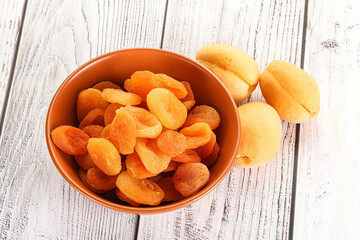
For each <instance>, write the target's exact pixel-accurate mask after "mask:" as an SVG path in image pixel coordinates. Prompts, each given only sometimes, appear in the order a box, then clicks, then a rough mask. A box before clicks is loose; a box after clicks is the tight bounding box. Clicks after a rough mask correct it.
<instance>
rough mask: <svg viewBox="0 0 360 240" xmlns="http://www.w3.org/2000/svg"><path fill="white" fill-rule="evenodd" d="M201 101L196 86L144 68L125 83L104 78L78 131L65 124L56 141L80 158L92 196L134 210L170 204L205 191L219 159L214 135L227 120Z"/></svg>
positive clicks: (81, 104)
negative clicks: (98, 196) (197, 98)
mask: <svg viewBox="0 0 360 240" xmlns="http://www.w3.org/2000/svg"><path fill="white" fill-rule="evenodd" d="M116 82H119V81H116ZM121 87H123V88H124V89H126V91H124V90H123V89H122V88H121ZM195 104H196V101H195V96H194V93H193V91H192V89H191V85H190V83H189V82H186V81H181V82H180V81H178V80H176V79H174V78H172V77H170V76H167V75H165V74H162V73H158V74H155V73H152V72H150V71H137V72H135V73H133V74H132V75H131V77H130V78H129V79H127V80H125V82H124V85H123V86H119V85H117V84H115V83H113V82H111V81H102V82H99V83H97V84H95V85H94V86H93V87H92V88H89V89H85V90H83V91H81V92H80V93H79V96H78V100H77V116H78V120H79V125H78V128H77V127H73V126H66V125H63V126H59V127H57V128H55V129H54V130H53V131H52V133H51V137H52V140H53V142H54V144H55V145H56V146H57V147H58V148H59V149H61V150H62V151H63V152H65V153H68V154H71V155H74V156H75V161H76V163H77V164H78V165H79V167H80V168H79V171H78V173H79V178H80V179H81V181H82V182H83V183H84V185H85V186H86V187H87V188H88V189H90V190H91V191H93V192H95V193H97V194H102V195H101V196H102V197H104V198H106V199H108V200H110V201H114V202H121V203H122V204H127V205H131V206H134V207H139V206H141V205H150V206H156V205H159V204H160V203H162V202H165V203H164V204H167V203H169V202H174V201H180V200H182V199H184V198H185V197H188V196H191V195H192V194H195V193H197V192H198V191H199V190H200V189H201V188H202V187H204V186H205V185H206V183H207V182H208V180H209V175H210V171H209V170H208V166H211V165H213V164H214V163H215V162H216V160H217V158H218V155H219V151H220V148H219V145H218V144H217V138H216V135H215V133H214V132H213V131H212V130H214V129H216V128H217V127H218V126H219V125H220V115H219V113H218V112H217V110H215V109H214V108H212V107H210V106H206V105H201V106H195ZM194 106H195V107H194ZM191 109H192V110H191ZM188 111H190V112H189V113H188Z"/></svg>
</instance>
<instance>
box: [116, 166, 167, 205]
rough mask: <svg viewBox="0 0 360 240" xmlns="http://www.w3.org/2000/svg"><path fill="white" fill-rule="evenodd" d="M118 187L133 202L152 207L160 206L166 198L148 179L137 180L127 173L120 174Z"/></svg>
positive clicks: (117, 182) (157, 186)
mask: <svg viewBox="0 0 360 240" xmlns="http://www.w3.org/2000/svg"><path fill="white" fill-rule="evenodd" d="M116 186H117V187H118V188H119V190H120V191H121V192H122V193H124V194H125V195H126V196H127V197H128V198H130V199H131V200H133V201H135V202H137V203H141V204H147V205H151V206H155V205H158V204H159V203H160V202H161V200H162V199H163V198H164V196H165V194H164V191H163V190H162V189H161V188H160V187H159V185H157V184H156V183H154V182H152V181H150V180H148V179H146V178H145V179H136V178H133V177H131V176H130V175H129V173H128V172H127V171H125V172H122V173H120V174H119V176H118V178H117V181H116Z"/></svg>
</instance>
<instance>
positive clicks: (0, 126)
mask: <svg viewBox="0 0 360 240" xmlns="http://www.w3.org/2000/svg"><path fill="white" fill-rule="evenodd" d="M27 2H28V0H25V1H24V5H23V9H22V12H21V22H20V28H19V33H18V34H19V36H18V38H17V39H16V45H15V50H14V56H13V59H12V63H11V67H10V75H9V79H8V84H7V86H6V90H5V96H4V103H3V107H2V109H1V113H0V137H1V135H2V129H3V125H4V119H5V114H6V109H7V105H8V101H9V96H10V90H11V86H12V82H13V79H14V72H15V67H16V61H17V56H18V52H19V46H20V41H21V35H22V30H23V26H24V20H25V14H26V8H27ZM4 80H5V79H4Z"/></svg>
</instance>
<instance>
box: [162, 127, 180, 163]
mask: <svg viewBox="0 0 360 240" xmlns="http://www.w3.org/2000/svg"><path fill="white" fill-rule="evenodd" d="M157 145H158V147H159V149H160V150H161V151H162V152H163V153H165V154H167V155H169V156H171V157H175V156H177V155H179V154H180V153H182V152H183V151H185V150H186V148H187V140H186V137H185V136H184V135H183V134H181V133H178V132H176V131H174V130H166V131H164V132H162V133H161V134H160V136H159V137H158V138H157Z"/></svg>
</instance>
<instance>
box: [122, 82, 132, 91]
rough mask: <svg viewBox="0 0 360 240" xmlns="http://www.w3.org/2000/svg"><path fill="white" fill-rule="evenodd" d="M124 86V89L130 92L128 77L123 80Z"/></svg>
mask: <svg viewBox="0 0 360 240" xmlns="http://www.w3.org/2000/svg"><path fill="white" fill-rule="evenodd" d="M124 88H125V89H126V91H128V92H131V83H130V79H126V80H125V81H124Z"/></svg>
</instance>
